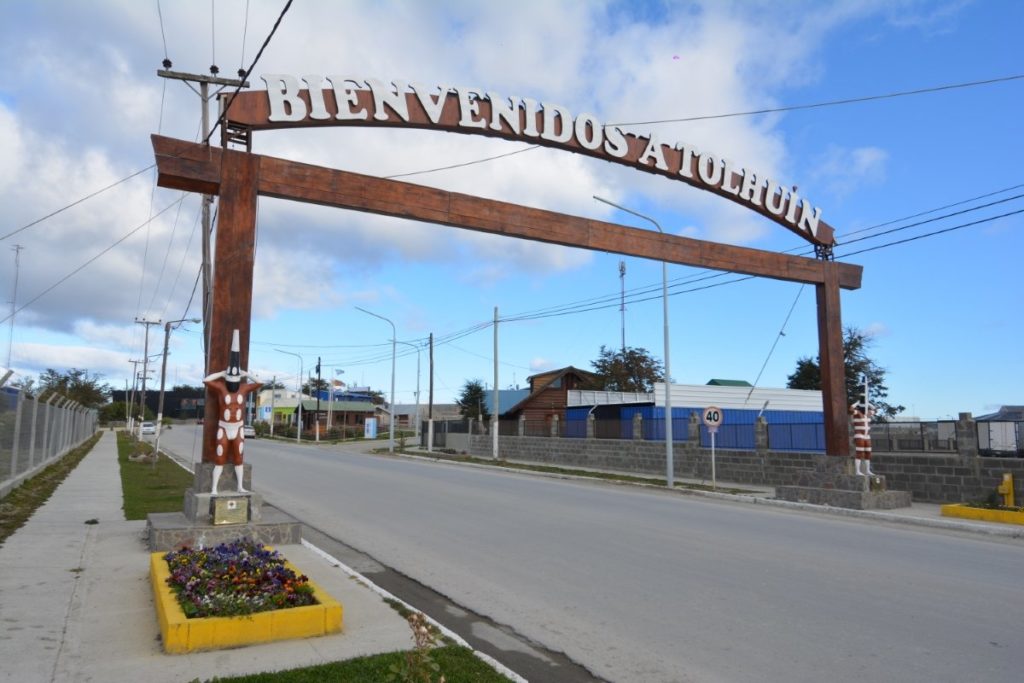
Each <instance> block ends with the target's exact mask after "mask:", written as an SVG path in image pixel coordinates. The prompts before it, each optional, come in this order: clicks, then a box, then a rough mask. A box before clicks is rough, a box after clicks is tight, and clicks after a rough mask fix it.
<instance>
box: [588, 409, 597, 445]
mask: <svg viewBox="0 0 1024 683" xmlns="http://www.w3.org/2000/svg"><path fill="white" fill-rule="evenodd" d="M595 434H597V418H595V417H594V414H593V413H590V414H588V415H587V438H588V439H593V438H594V435H595Z"/></svg>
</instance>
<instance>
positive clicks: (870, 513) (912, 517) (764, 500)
mask: <svg viewBox="0 0 1024 683" xmlns="http://www.w3.org/2000/svg"><path fill="white" fill-rule="evenodd" d="M395 457H405V458H421V459H424V460H430V461H436V462H445V463H449V464H454V465H457V466H461V467H484V468H493V467H494V466H493V465H487V464H478V463H465V462H458V461H455V460H449V459H447V458H438V457H435V456H433V455H431V454H430V453H429V452H428V451H427V450H426V449H420V451H419V452H418V453H417V454H416V455H396V456H395ZM511 462H514V463H517V464H522V465H537V466H543V467H552V466H553V465H552V464H551V463H548V462H530V461H525V460H524V461H519V460H516V461H511ZM502 469H504V470H506V471H508V472H516V473H518V474H529V475H533V476H538V477H553V478H556V479H579V480H582V481H590V482H596V483H605V484H608V485H612V486H650V487H652V488H654V489H657V490H659V491H664V492H665V493H668V491H667V490H666V489H665V486H664V481H665V478H664V477H658V476H655V475H645V474H640V473H635V472H628V473H626V472H617V471H613V470H603V469H597V468H583V467H577V466H572V467H567V468H566V469H574V470H578V471H587V472H596V473H600V474H618V475H628V476H630V477H636V478H639V479H650V480H652V483H651V484H643V483H634V482H621V481H619V482H617V481H614V480H606V479H595V478H592V477H587V476H579V475H571V474H559V473H549V472H536V471H531V470H524V469H515V468H502ZM655 480H657V481H660V482H661V483H660V484H655V483H653V482H654V481H655ZM675 484H676V486H677V488H676V489H675V493H676V494H679V495H687V496H700V497H704V498H713V499H718V500H729V501H734V502H740V503H748V504H753V505H767V506H770V507H777V508H788V509H791V510H801V511H804V512H810V513H815V514H825V515H834V516H839V517H856V518H861V519H870V520H874V521H876V522H886V523H893V524H907V525H912V526H922V527H928V528H932V529H944V530H947V531H956V532H962V533H971V534H979V535H983V536H992V537H1000V538H1007V539H1018V540H1024V527H1022V526H1017V525H1013V524H1000V523H998V522H982V521H975V520H969V519H959V518H956V517H943V516H942V505H941V504H939V503H917V502H915V503H913V505H912V506H911V507H908V508H897V509H895V510H852V509H849V508H839V507H831V506H828V505H812V504H810V503H793V502H790V501H785V500H776V498H775V487H773V486H756V485H749V484H736V483H733V482H728V481H719V482H718V487H719V488H723V489H742V490H743V491H745V493H741V494H735V493H720V492H716V491H705V490H695V489H688V488H683V487H684V486H685V485H688V484H689V485H701V486H708V487H710V486H711V480H710V479H689V478H686V477H676V479H675Z"/></svg>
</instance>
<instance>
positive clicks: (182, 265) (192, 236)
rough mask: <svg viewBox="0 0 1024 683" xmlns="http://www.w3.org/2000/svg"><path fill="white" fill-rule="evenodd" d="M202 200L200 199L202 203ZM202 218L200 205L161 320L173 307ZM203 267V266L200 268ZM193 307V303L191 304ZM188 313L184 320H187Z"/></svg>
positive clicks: (161, 313) (161, 314)
mask: <svg viewBox="0 0 1024 683" xmlns="http://www.w3.org/2000/svg"><path fill="white" fill-rule="evenodd" d="M201 201H202V199H200V202H201ZM201 216H202V206H201V205H200V208H199V211H196V218H195V220H194V221H192V231H191V232H190V233H189V235H188V242H186V243H185V252H184V254H183V255H182V257H181V262H180V263H179V264H178V272H177V273H175V275H174V282H172V283H171V290H170V292H169V293H168V294H167V303H165V304H164V308H163V311H161V312H160V318H161V319H164V318H166V317H167V309H168V308H170V307H171V301H173V300H174V290H176V289H177V288H178V280H179V279H180V278H181V271H182V270H183V269H184V268H185V261H187V260H188V254H189V249H190V248H191V247H192V240H193V239H195V236H196V230H197V229H198V228H199V219H200V217H201ZM200 267H201V266H200ZM189 303H190V305H191V302H189ZM187 317H188V313H187V309H186V314H185V315H183V316H182V318H187Z"/></svg>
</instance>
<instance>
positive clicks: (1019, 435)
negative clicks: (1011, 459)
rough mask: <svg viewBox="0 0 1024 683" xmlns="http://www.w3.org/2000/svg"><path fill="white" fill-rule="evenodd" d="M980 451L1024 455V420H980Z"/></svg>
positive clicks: (994, 454) (984, 453) (990, 453)
mask: <svg viewBox="0 0 1024 683" xmlns="http://www.w3.org/2000/svg"><path fill="white" fill-rule="evenodd" d="M978 452H979V453H981V454H982V455H993V456H1000V455H1002V456H1007V455H1009V456H1014V455H1017V456H1024V422H979V423H978Z"/></svg>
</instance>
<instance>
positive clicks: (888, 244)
mask: <svg viewBox="0 0 1024 683" xmlns="http://www.w3.org/2000/svg"><path fill="white" fill-rule="evenodd" d="M1018 213H1024V209H1017V210H1016V211H1009V212H1007V213H1002V214H999V215H998V216H990V217H989V218H982V219H979V220H976V221H972V222H970V223H961V224H960V225H954V226H953V227H951V228H944V229H942V230H935V231H934V232H926V233H923V234H921V235H915V236H914V237H908V238H906V239H903V240H896V241H895V242H886V243H885V244H879V245H878V246H874V247H868V248H866V249H860V250H858V251H851V252H850V253H849V254H843V258H847V257H849V256H854V255H856V254H863V253H865V252H869V251H876V250H878V249H884V248H886V247H892V246H895V245H897V244H906V243H907V242H915V241H917V240H920V239H924V238H925V237H932V236H934V235H941V234H943V233H946V232H953V231H954V230H960V229H961V228H969V227H971V226H972V225H981V224H982V223H990V222H992V221H994V220H998V219H1000V218H1006V217H1007V216H1013V215H1016V214H1018ZM0 322H3V321H0Z"/></svg>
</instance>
